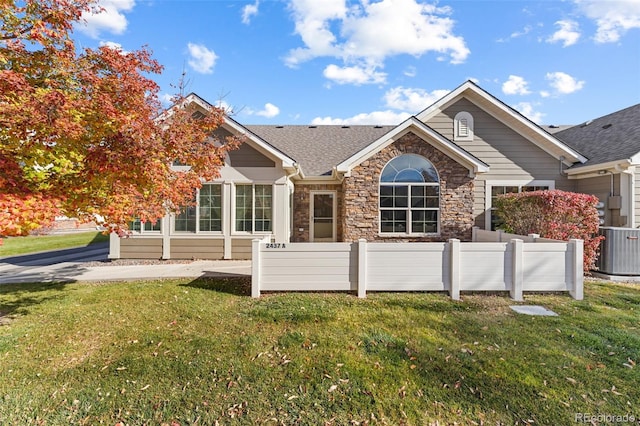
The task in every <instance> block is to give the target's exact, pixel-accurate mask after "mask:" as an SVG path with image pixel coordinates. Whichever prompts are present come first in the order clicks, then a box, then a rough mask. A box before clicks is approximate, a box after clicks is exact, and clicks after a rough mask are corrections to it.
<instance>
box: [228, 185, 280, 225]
mask: <svg viewBox="0 0 640 426" xmlns="http://www.w3.org/2000/svg"><path fill="white" fill-rule="evenodd" d="M235 199H236V207H235V230H236V231H237V232H271V231H272V229H273V226H272V225H273V224H272V213H273V186H272V185H257V184H247V185H244V184H243V185H240V184H238V185H236V197H235Z"/></svg>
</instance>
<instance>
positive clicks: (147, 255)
mask: <svg viewBox="0 0 640 426" xmlns="http://www.w3.org/2000/svg"><path fill="white" fill-rule="evenodd" d="M120 257H121V258H122V259H160V258H161V257H162V238H121V239H120Z"/></svg>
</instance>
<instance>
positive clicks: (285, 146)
mask: <svg viewBox="0 0 640 426" xmlns="http://www.w3.org/2000/svg"><path fill="white" fill-rule="evenodd" d="M245 127H246V128H247V129H249V131H251V132H253V133H255V134H256V135H258V136H259V137H261V138H262V139H264V140H266V141H269V143H270V144H271V145H273V146H274V147H276V148H277V149H279V150H280V151H282V152H284V153H285V154H287V155H288V156H289V157H291V158H293V159H295V160H296V161H297V162H298V163H299V164H300V165H301V166H302V171H303V172H304V174H305V175H306V176H328V175H331V170H332V169H333V167H334V166H336V165H337V164H340V163H341V162H342V161H344V160H346V159H347V158H349V157H351V156H352V155H353V154H355V153H356V152H358V151H360V150H361V149H363V148H364V147H366V146H367V145H369V144H370V143H372V142H373V141H375V140H377V139H378V138H380V137H381V136H382V135H384V134H385V133H387V132H389V131H390V130H391V129H393V128H394V127H395V126H374V125H369V126H364V125H358V126H336V125H329V126H327V125H322V126H312V125H311V126H309V125H304V126H303V125H294V126H270V125H247V126H245Z"/></svg>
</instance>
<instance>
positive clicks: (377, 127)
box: [373, 125, 382, 129]
mask: <svg viewBox="0 0 640 426" xmlns="http://www.w3.org/2000/svg"><path fill="white" fill-rule="evenodd" d="M373 128H374V129H382V126H379V125H375V126H373Z"/></svg>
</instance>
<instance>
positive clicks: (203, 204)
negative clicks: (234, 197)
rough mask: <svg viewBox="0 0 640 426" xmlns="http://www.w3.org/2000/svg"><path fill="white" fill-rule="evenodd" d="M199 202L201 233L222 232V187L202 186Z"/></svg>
mask: <svg viewBox="0 0 640 426" xmlns="http://www.w3.org/2000/svg"><path fill="white" fill-rule="evenodd" d="M199 201H200V205H199V208H198V210H199V214H200V218H199V222H200V223H199V224H200V229H199V231H200V232H220V231H222V186H221V185H207V184H205V185H202V188H200V197H199Z"/></svg>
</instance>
